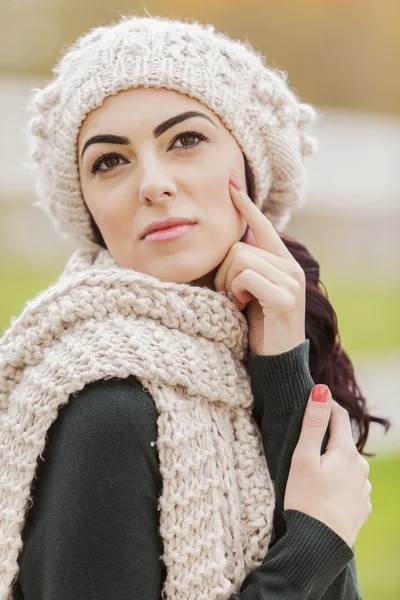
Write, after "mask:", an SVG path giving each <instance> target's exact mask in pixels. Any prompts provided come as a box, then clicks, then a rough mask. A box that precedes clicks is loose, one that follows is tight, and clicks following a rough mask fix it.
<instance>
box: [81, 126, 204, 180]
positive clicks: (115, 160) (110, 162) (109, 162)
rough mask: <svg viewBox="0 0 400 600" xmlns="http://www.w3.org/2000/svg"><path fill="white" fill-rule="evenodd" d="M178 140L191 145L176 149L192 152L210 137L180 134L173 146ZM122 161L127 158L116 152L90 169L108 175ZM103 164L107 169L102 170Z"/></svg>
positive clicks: (98, 161)
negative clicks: (192, 149)
mask: <svg viewBox="0 0 400 600" xmlns="http://www.w3.org/2000/svg"><path fill="white" fill-rule="evenodd" d="M193 139H197V140H198V141H197V142H196V143H193ZM178 140H179V141H181V142H182V140H189V142H191V143H189V144H183V145H182V146H175V147H177V148H178V149H179V150H190V149H191V148H194V147H195V146H198V145H199V144H200V142H205V141H207V140H208V137H207V136H206V135H205V134H204V133H203V132H202V131H185V132H184V133H180V134H179V135H177V136H176V138H175V139H174V141H173V144H172V145H173V146H174V144H175V142H176V141H178ZM120 160H123V161H125V162H127V161H126V159H125V158H123V157H122V156H120V155H119V154H115V153H114V152H111V153H108V154H101V155H100V156H99V158H98V159H97V160H96V161H95V163H94V164H93V167H92V168H91V169H90V172H91V173H96V172H97V171H99V172H100V173H108V171H111V170H112V169H114V168H115V167H119V166H120V164H121V163H120V162H119V161H120ZM103 164H104V166H105V168H100V167H101V165H103ZM122 164H123V163H122Z"/></svg>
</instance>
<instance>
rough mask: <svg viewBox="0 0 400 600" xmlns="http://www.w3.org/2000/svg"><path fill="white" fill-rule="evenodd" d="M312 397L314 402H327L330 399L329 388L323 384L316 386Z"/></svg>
mask: <svg viewBox="0 0 400 600" xmlns="http://www.w3.org/2000/svg"><path fill="white" fill-rule="evenodd" d="M311 397H312V399H313V401H314V402H326V401H327V400H328V397H329V388H328V386H327V385H325V384H323V383H319V384H318V385H316V386H314V387H313V389H312V392H311Z"/></svg>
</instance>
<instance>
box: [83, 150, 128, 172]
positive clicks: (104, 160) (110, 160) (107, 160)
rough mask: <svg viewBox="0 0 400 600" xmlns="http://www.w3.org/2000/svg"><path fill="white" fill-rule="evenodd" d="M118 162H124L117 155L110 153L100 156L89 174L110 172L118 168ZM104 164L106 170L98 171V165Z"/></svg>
mask: <svg viewBox="0 0 400 600" xmlns="http://www.w3.org/2000/svg"><path fill="white" fill-rule="evenodd" d="M119 160H125V158H123V157H122V156H120V155H119V154H115V153H111V154H102V155H101V156H100V157H99V158H98V159H97V160H96V161H95V163H94V165H93V167H92V168H91V169H90V172H91V173H96V172H97V171H100V172H102V173H105V172H107V171H111V170H112V169H113V168H114V167H118V166H119V165H120V164H121V163H118V161H119ZM102 164H104V165H105V166H106V167H108V168H106V169H100V165H102Z"/></svg>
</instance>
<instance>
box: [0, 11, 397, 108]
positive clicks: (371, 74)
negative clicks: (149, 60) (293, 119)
mask: <svg viewBox="0 0 400 600" xmlns="http://www.w3.org/2000/svg"><path fill="white" fill-rule="evenodd" d="M146 12H148V13H150V14H151V15H157V14H161V15H166V16H169V17H172V18H187V17H189V18H194V19H197V20H199V21H201V22H210V23H214V25H215V26H216V28H217V29H219V30H220V31H223V32H226V33H227V34H228V35H230V36H232V37H234V38H239V39H246V38H247V39H249V40H250V41H251V42H252V43H253V44H254V46H255V47H256V48H257V49H258V50H259V51H260V52H262V53H263V54H264V55H265V56H266V58H267V60H268V62H269V63H270V64H271V65H272V66H274V67H277V68H280V69H284V70H286V71H287V72H288V73H289V76H290V84H291V85H292V87H293V88H295V89H296V90H297V91H298V92H299V94H300V95H301V96H302V97H303V98H304V99H306V100H307V101H309V102H313V103H315V104H319V105H325V106H326V105H332V106H343V107H349V108H358V109H366V110H379V111H390V112H399V111H400V79H399V78H398V77H397V74H398V71H399V67H400V1H399V0H335V1H333V0H302V1H301V2H299V1H298V0H269V1H268V2H265V1H263V0H247V2H246V3H245V4H244V3H243V2H240V1H239V0H229V1H228V0H219V1H218V0H217V1H215V0H213V1H211V0H202V1H201V2H196V0H194V1H193V2H191V3H190V4H188V3H187V2H186V0H149V2H147V3H146V4H144V3H141V2H138V1H137V0H133V1H132V0H85V2H84V3H83V2H81V0H12V1H11V0H9V1H3V2H1V4H0V73H1V72H8V73H10V72H18V73H43V74H44V75H45V76H47V77H50V75H51V67H52V66H53V65H54V63H55V62H56V60H57V59H58V58H59V56H60V55H61V54H62V52H64V51H65V50H66V49H67V48H68V46H69V45H70V44H71V43H72V42H73V41H74V40H75V39H76V38H77V37H78V36H79V35H81V34H82V33H84V32H86V31H88V30H89V29H91V28H92V27H96V26H98V25H105V24H107V23H109V22H111V21H116V20H118V18H119V16H120V15H121V14H131V13H133V14H143V15H144V14H146Z"/></svg>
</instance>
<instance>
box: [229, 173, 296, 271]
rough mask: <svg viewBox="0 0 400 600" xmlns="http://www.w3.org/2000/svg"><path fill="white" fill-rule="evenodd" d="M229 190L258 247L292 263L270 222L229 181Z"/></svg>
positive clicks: (291, 256)
mask: <svg viewBox="0 0 400 600" xmlns="http://www.w3.org/2000/svg"><path fill="white" fill-rule="evenodd" d="M229 189H230V191H231V198H232V199H233V201H234V204H235V206H236V208H237V210H238V211H239V212H240V213H241V215H242V216H243V217H244V219H245V221H246V222H247V224H248V225H249V227H250V228H251V230H252V232H253V234H254V238H255V240H256V242H257V245H258V247H259V248H262V249H263V250H268V251H269V252H272V253H273V254H276V256H280V257H281V258H285V259H286V260H292V261H294V260H295V258H294V257H293V255H292V254H291V253H290V252H289V250H288V249H287V248H286V246H285V244H284V243H283V242H282V240H281V238H280V236H279V234H278V233H277V231H276V230H275V228H274V226H273V225H272V223H271V221H270V220H269V219H268V217H266V216H265V215H264V214H263V213H262V212H261V211H260V209H259V208H258V207H257V206H256V205H255V204H254V202H252V201H251V199H250V198H249V196H248V195H247V194H246V192H245V191H244V190H243V189H241V190H237V189H236V188H235V186H234V185H233V184H232V182H231V181H229Z"/></svg>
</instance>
